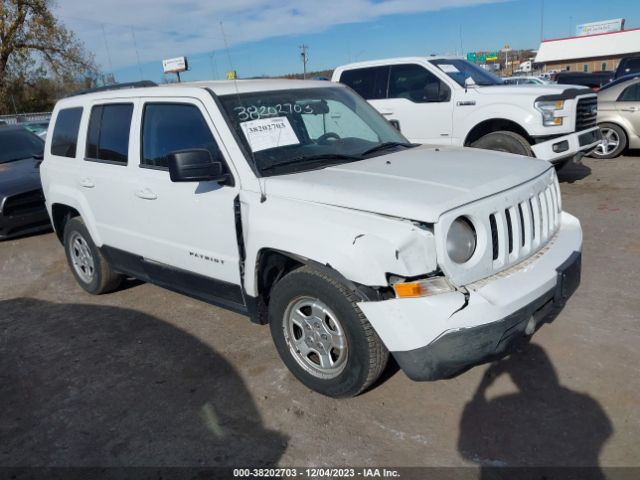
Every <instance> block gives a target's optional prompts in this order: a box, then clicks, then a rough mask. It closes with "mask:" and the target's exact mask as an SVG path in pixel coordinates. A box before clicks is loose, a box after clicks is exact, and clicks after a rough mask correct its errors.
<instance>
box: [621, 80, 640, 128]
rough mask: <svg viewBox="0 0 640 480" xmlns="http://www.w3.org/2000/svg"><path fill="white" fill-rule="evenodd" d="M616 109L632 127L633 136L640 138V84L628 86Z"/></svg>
mask: <svg viewBox="0 0 640 480" xmlns="http://www.w3.org/2000/svg"><path fill="white" fill-rule="evenodd" d="M616 108H617V109H618V112H619V113H620V116H621V117H622V118H624V119H625V120H626V123H627V125H628V126H629V127H631V129H632V132H629V133H632V134H633V136H636V137H638V136H640V82H637V83H635V84H633V85H630V86H628V87H627V88H626V89H624V90H623V92H622V93H621V94H620V96H619V97H618V101H617V103H616Z"/></svg>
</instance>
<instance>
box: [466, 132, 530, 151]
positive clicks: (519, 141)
mask: <svg viewBox="0 0 640 480" xmlns="http://www.w3.org/2000/svg"><path fill="white" fill-rule="evenodd" d="M470 146H471V147H473V148H480V149H483V150H494V151H497V152H507V153H514V154H516V155H524V156H525V157H533V156H534V154H533V150H531V145H529V142H527V140H526V139H525V138H524V137H523V136H522V135H518V134H517V133H513V132H508V131H499V132H491V133H488V134H486V135H485V136H484V137H481V138H480V139H479V140H476V141H475V142H473V143H472V144H471V145H470Z"/></svg>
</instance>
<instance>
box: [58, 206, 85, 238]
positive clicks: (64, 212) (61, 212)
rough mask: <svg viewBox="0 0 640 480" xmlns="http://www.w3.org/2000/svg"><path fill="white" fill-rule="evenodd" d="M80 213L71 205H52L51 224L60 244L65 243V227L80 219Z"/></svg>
mask: <svg viewBox="0 0 640 480" xmlns="http://www.w3.org/2000/svg"><path fill="white" fill-rule="evenodd" d="M80 216H81V215H80V212H79V211H78V210H76V209H75V208H73V207H70V206H69V205H65V204H62V203H54V204H53V205H51V223H52V224H53V228H54V230H55V232H56V237H58V240H59V241H60V243H62V242H63V241H64V227H65V225H66V224H67V222H68V221H69V220H70V219H71V218H74V217H80Z"/></svg>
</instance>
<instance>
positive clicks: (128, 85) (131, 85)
mask: <svg viewBox="0 0 640 480" xmlns="http://www.w3.org/2000/svg"><path fill="white" fill-rule="evenodd" d="M157 86H158V84H157V83H156V82H152V81H151V80H140V81H139V82H127V83H114V84H113V85H103V86H102V87H95V88H86V89H84V90H79V91H77V92H74V93H71V94H69V95H67V97H75V96H76V95H86V94H87V93H95V92H107V91H109V90H124V89H127V88H142V87H157Z"/></svg>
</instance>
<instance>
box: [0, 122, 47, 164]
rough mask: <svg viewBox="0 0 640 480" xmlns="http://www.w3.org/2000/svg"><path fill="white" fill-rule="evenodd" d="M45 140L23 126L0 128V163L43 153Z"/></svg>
mask: <svg viewBox="0 0 640 480" xmlns="http://www.w3.org/2000/svg"><path fill="white" fill-rule="evenodd" d="M43 149H44V142H43V141H42V140H41V139H40V138H38V137H37V136H35V135H34V134H33V133H31V132H28V131H26V130H24V129H21V128H8V129H6V130H5V129H0V163H7V162H13V161H15V160H22V159H23V158H30V157H33V156H34V155H38V154H41V153H42V150H43Z"/></svg>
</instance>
